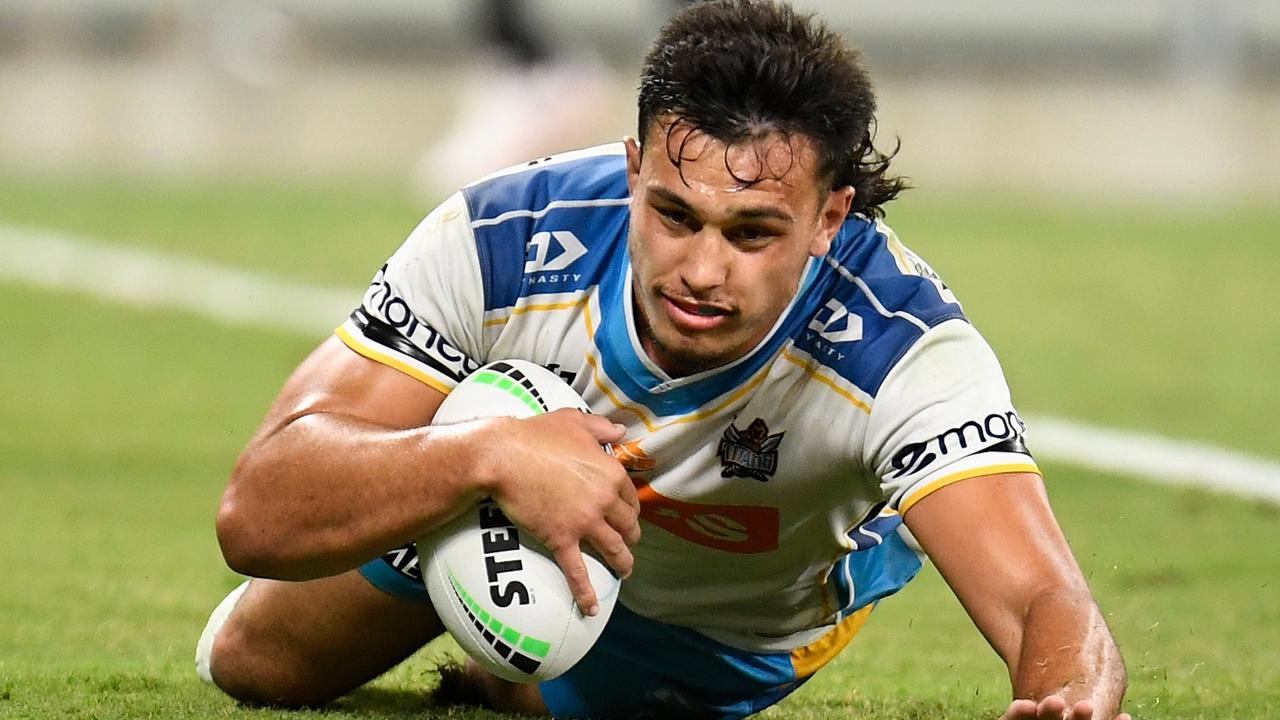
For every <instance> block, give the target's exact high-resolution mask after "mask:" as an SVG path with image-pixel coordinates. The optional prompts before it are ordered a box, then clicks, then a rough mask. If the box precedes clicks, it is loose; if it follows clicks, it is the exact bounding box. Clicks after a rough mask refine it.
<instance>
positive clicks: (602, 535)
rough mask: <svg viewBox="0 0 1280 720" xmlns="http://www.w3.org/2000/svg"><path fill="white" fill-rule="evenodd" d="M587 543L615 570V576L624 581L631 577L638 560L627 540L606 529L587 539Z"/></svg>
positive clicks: (611, 529) (610, 529) (612, 530)
mask: <svg viewBox="0 0 1280 720" xmlns="http://www.w3.org/2000/svg"><path fill="white" fill-rule="evenodd" d="M587 542H588V544H590V545H591V547H592V548H593V549H594V550H595V551H596V554H598V555H599V556H600V559H601V560H604V562H605V564H606V565H608V566H609V567H610V568H612V569H613V574H614V575H617V576H618V577H619V578H621V579H623V580H625V579H627V578H628V577H630V576H631V570H632V568H634V567H635V562H636V560H635V557H634V556H633V555H632V554H631V548H630V547H628V546H627V542H626V540H625V539H623V537H622V535H620V534H619V533H618V532H617V531H615V530H614V529H613V528H609V527H606V528H605V529H604V530H601V531H598V532H596V533H593V534H592V535H591V536H590V537H588V538H587Z"/></svg>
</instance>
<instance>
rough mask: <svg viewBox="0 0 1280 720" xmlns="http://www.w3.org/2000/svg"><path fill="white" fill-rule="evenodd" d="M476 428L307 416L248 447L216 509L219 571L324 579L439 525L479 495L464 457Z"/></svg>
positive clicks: (470, 456) (471, 459) (480, 481)
mask: <svg viewBox="0 0 1280 720" xmlns="http://www.w3.org/2000/svg"><path fill="white" fill-rule="evenodd" d="M485 422H486V423H492V422H495V421H485ZM480 425H481V423H469V424H465V425H459V426H442V427H434V426H426V427H419V428H411V429H392V428H387V427H383V426H379V425H376V424H373V423H370V422H367V421H363V420H358V419H356V418H352V417H349V416H344V415H336V414H330V413H313V414H308V415H304V416H302V417H299V418H296V419H294V420H292V421H291V422H289V423H287V424H286V425H284V426H283V427H281V428H280V429H278V430H276V431H274V432H272V433H270V434H269V435H267V436H265V437H260V438H257V439H255V441H254V442H253V443H251V444H250V446H249V448H248V449H246V451H245V453H244V454H243V455H242V456H241V458H240V461H239V462H238V463H237V465H236V468H235V470H234V472H233V473H232V477H231V481H230V483H229V484H228V487H227V490H226V493H225V494H224V495H223V498H222V503H221V506H220V508H219V513H218V539H219V543H220V544H221V546H222V550H223V555H224V557H225V558H226V560H227V563H228V565H230V566H231V567H232V568H233V569H235V570H237V571H239V572H243V573H246V574H250V575H255V576H265V577H274V578H279V579H288V580H301V579H308V578H314V577H321V576H325V575H331V574H335V573H338V572H342V571H344V570H349V569H351V568H353V567H356V566H357V565H359V564H360V563H362V562H364V561H366V560H369V559H370V558H373V557H376V556H377V555H378V554H379V553H382V552H384V551H386V550H389V549H391V548H393V547H395V546H397V545H400V544H402V543H404V542H406V541H407V540H409V539H412V538H415V537H418V536H419V535H421V534H422V533H424V532H426V531H427V530H429V529H431V528H432V527H435V526H437V525H439V524H441V523H443V522H445V521H447V520H448V519H449V518H451V517H453V516H454V515H456V514H457V513H458V512H459V511H460V510H461V509H462V508H464V507H466V506H467V505H469V504H471V503H474V502H476V501H478V500H479V499H480V498H482V497H484V496H485V495H486V494H487V490H486V487H485V476H484V473H483V470H482V468H481V467H480V466H479V465H478V464H477V456H476V453H474V452H473V448H474V445H475V443H476V434H477V432H478V429H477V428H478V427H479V426H480Z"/></svg>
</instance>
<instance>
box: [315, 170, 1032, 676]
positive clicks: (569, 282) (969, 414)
mask: <svg viewBox="0 0 1280 720" xmlns="http://www.w3.org/2000/svg"><path fill="white" fill-rule="evenodd" d="M628 203H629V194H628V190H627V185H626V170H625V158H624V155H623V150H622V146H621V145H620V144H615V145H609V146H603V147H599V148H592V149H589V150H583V151H578V152H574V153H567V154H564V155H559V156H556V157H553V158H548V159H546V160H542V161H538V162H534V163H530V164H528V165H527V166H522V167H517V168H513V169H511V170H508V171H505V172H503V173H499V174H497V175H495V176H491V177H489V178H487V179H485V180H482V181H480V182H477V183H475V184H473V185H471V186H469V187H467V188H465V189H464V190H462V191H461V192H460V193H458V194H456V195H454V196H453V197H451V198H449V199H448V200H446V201H445V202H444V203H443V204H442V205H441V206H440V207H439V208H437V209H436V210H435V211H434V212H432V213H431V214H430V215H429V216H428V217H427V218H426V219H425V220H424V221H423V222H422V223H421V224H420V225H419V226H418V227H417V228H416V229H415V230H414V231H413V233H412V234H411V235H410V236H409V238H408V240H407V241H406V242H405V243H404V245H403V246H402V247H401V248H400V249H399V250H398V251H397V252H396V253H395V254H394V255H393V256H392V257H391V259H390V260H388V261H387V263H386V265H384V266H383V268H382V269H381V271H379V272H378V273H377V275H376V276H375V277H374V280H373V283H372V285H371V286H370V288H369V290H368V292H367V293H366V294H365V296H364V300H363V303H362V305H361V307H360V308H359V309H357V310H356V311H355V312H354V313H352V315H351V317H350V319H348V320H347V322H346V323H345V324H343V325H342V326H341V327H340V328H339V329H338V335H339V336H340V337H341V339H342V340H343V341H344V342H345V343H346V344H347V345H348V346H350V347H351V348H352V349H353V350H355V351H356V352H359V353H361V354H363V355H365V356H367V357H370V358H373V359H375V360H378V361H380V362H382V363H385V364H387V365H390V366H392V367H395V368H398V369H399V370H401V371H403V372H405V373H408V374H409V375H412V376H413V377H415V378H417V379H419V380H421V381H422V382H424V383H427V384H428V385H431V386H432V387H435V388H437V389H439V390H441V391H442V392H446V393H447V392H448V391H449V390H450V389H451V388H452V387H454V386H455V385H456V384H457V383H458V382H459V381H460V380H461V379H462V378H463V377H465V376H466V375H467V374H468V373H469V372H470V371H472V370H474V369H475V368H476V367H477V366H478V365H480V364H482V363H485V362H488V361H490V360H497V359H505V358H523V359H526V360H531V361H533V362H537V363H540V364H542V365H544V366H546V367H548V368H550V369H551V370H553V371H555V372H557V373H559V374H560V375H561V376H563V377H564V378H565V379H567V380H568V381H569V382H570V383H571V384H572V386H573V387H574V389H575V390H577V391H578V392H579V393H581V394H582V396H583V398H585V400H586V402H587V404H588V405H589V406H590V407H591V409H592V411H593V412H595V413H597V414H600V415H604V416H607V417H609V418H610V419H611V420H614V421H616V422H619V423H622V424H624V425H626V426H627V435H626V439H625V441H624V442H623V443H621V445H620V446H619V447H617V448H616V450H617V453H616V454H617V455H618V457H619V458H620V459H621V460H622V462H623V464H624V465H625V466H626V467H627V468H628V470H629V471H630V474H631V476H632V478H633V480H634V481H635V483H636V485H637V487H638V489H639V497H640V502H641V508H642V509H641V514H640V517H641V521H642V523H643V538H642V539H641V541H640V543H639V544H638V545H637V546H636V547H634V548H633V549H632V550H633V552H634V554H635V570H634V573H633V574H632V576H631V577H630V578H629V579H627V580H626V581H625V582H624V583H623V584H622V590H621V601H622V602H623V603H624V604H625V605H626V606H627V607H629V608H631V609H632V610H634V611H636V612H638V613H640V614H642V615H645V616H647V617H651V618H654V619H657V620H661V621H665V622H670V623H675V624H679V625H685V626H689V627H693V628H695V629H697V630H699V631H701V632H703V633H704V634H706V635H708V636H710V637H713V638H715V639H717V640H720V641H722V642H725V643H728V644H730V645H733V646H735V647H739V648H742V649H746V650H755V651H781V650H794V651H796V652H797V653H799V654H798V655H797V658H798V659H799V663H798V665H803V663H804V662H806V660H805V658H804V657H803V654H804V653H809V658H808V661H809V662H815V663H818V664H820V663H821V662H825V660H826V659H828V658H829V656H830V654H833V653H834V652H835V651H837V650H838V649H839V647H841V646H842V645H843V643H844V641H846V640H847V638H848V637H851V636H852V633H853V632H854V631H856V627H857V626H860V625H861V622H862V621H863V620H864V619H865V617H866V615H867V613H869V612H870V609H871V606H872V605H873V604H874V603H875V602H877V601H878V600H879V599H880V598H882V597H884V596H886V595H889V594H891V593H893V592H895V591H897V590H898V589H899V588H901V587H902V586H903V585H904V584H905V583H906V582H907V581H909V580H910V579H911V578H912V577H913V576H914V575H915V574H916V572H917V571H918V570H919V569H920V566H921V559H920V557H919V556H918V554H917V553H916V552H915V551H914V550H912V549H911V545H912V543H910V542H909V540H908V539H907V538H905V537H904V536H903V533H904V532H905V528H902V527H900V526H901V516H902V513H904V512H905V511H906V510H907V509H908V508H909V507H910V506H911V505H912V504H914V503H916V502H918V501H919V500H920V499H921V498H923V497H924V496H925V495H927V494H928V493H930V492H932V491H934V490H936V489H938V488H940V487H943V486H945V485H947V484H949V483H953V482H956V481H959V480H964V479H966V478H970V477H975V476H979V475H986V474H991V473H999V472H1015V471H1025V472H1038V470H1037V469H1036V465H1035V463H1034V461H1033V460H1032V458H1031V456H1030V455H1029V454H1027V452H1026V448H1025V446H1024V445H1023V444H1022V442H1021V437H1022V434H1023V430H1024V426H1023V424H1022V422H1021V421H1020V420H1019V419H1018V415H1017V413H1016V411H1015V410H1014V407H1013V405H1012V403H1011V401H1010V397H1009V390H1008V387H1007V385H1006V382H1005V380H1004V377H1003V374H1002V372H1001V369H1000V366H999V364H998V363H997V361H996V358H995V356H994V355H993V354H992V352H991V350H990V349H989V347H988V346H987V344H986V343H985V341H983V339H982V338H981V337H980V336H979V335H978V333H977V332H976V331H975V330H974V329H973V327H972V326H971V325H970V324H969V323H968V321H967V320H966V319H965V316H964V314H963V313H962V311H961V309H960V305H959V304H957V302H956V300H955V298H954V297H953V296H952V294H951V292H950V291H949V290H948V289H947V288H946V286H945V285H944V284H943V283H942V282H941V281H940V280H939V279H938V277H937V275H935V274H934V273H933V271H932V270H930V269H929V267H928V266H927V265H926V264H925V263H924V262H923V261H922V260H920V259H919V258H918V257H917V256H916V255H914V254H912V253H911V252H910V251H909V250H907V249H906V248H905V247H904V246H903V245H902V244H901V243H900V242H899V241H898V239H897V237H895V235H894V234H893V232H892V231H891V230H890V229H889V228H888V227H887V226H885V225H884V224H883V223H880V222H877V221H873V220H869V219H867V218H865V217H861V216H850V217H849V219H848V220H847V221H846V222H845V223H844V226H843V227H842V228H841V230H840V232H839V235H838V237H837V238H836V239H835V241H834V243H833V244H832V247H831V250H830V252H829V253H828V254H827V255H826V256H825V257H822V258H811V259H810V262H809V264H808V266H807V267H806V269H805V272H804V278H803V281H802V284H801V290H800V291H799V293H798V294H797V296H796V298H795V299H794V300H793V301H792V303H791V304H790V306H789V307H788V308H787V310H786V311H785V312H784V313H783V315H782V317H781V318H780V319H779V320H778V323H777V325H776V326H775V327H774V328H773V330H772V331H771V333H770V334H769V335H768V336H767V337H766V338H765V339H764V340H762V341H761V342H760V344H759V345H758V346H757V347H756V348H755V349H754V350H752V351H751V352H750V353H749V354H748V355H746V356H744V357H742V358H740V359H739V360H737V361H735V362H733V363H730V364H729V365H726V366H724V367H720V368H717V369H715V370H710V371H707V372H703V373H699V374H697V375H693V376H690V377H682V378H671V377H669V376H667V375H666V373H664V372H663V371H662V370H661V369H660V368H658V367H657V366H656V365H655V364H654V363H653V362H652V361H651V360H650V359H649V358H648V357H647V356H646V354H645V353H644V351H643V350H642V349H641V346H640V342H639V340H638V338H637V335H636V331H635V323H634V318H633V317H632V303H631V300H630V298H631V280H632V276H631V269H630V260H629V257H628V251H627V243H626V239H627V231H628V222H629V219H628ZM806 648H807V649H806ZM801 669H802V670H803V668H801Z"/></svg>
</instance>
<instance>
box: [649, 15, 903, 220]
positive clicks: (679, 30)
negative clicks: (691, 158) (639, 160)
mask: <svg viewBox="0 0 1280 720" xmlns="http://www.w3.org/2000/svg"><path fill="white" fill-rule="evenodd" d="M639 106H640V107H639V109H640V123H639V125H640V127H639V132H640V134H639V137H640V141H641V143H644V142H646V140H647V139H648V138H647V135H648V134H649V133H650V132H651V131H665V132H666V135H667V153H668V155H669V157H670V158H671V162H672V163H673V164H675V165H676V166H677V167H679V166H680V163H681V161H682V160H684V159H688V158H687V157H686V156H685V155H684V154H683V153H684V150H685V148H684V146H685V145H686V144H687V143H688V141H689V138H690V137H691V136H693V135H695V134H696V132H701V133H705V134H706V135H709V136H711V137H712V138H715V139H716V140H718V141H720V142H722V143H724V145H725V146H726V151H725V165H726V167H728V148H731V147H733V146H735V145H737V144H739V143H743V142H748V143H754V142H758V141H760V140H762V139H764V138H766V137H767V136H769V135H772V134H775V133H777V134H780V135H781V136H782V137H783V138H785V139H786V140H788V141H789V142H790V141H793V140H794V138H795V137H796V136H803V137H807V138H809V139H810V140H812V141H813V143H814V146H815V149H816V150H817V154H818V168H817V177H818V181H819V183H820V186H821V184H827V185H828V187H829V188H830V189H832V190H834V189H837V188H841V187H844V186H846V185H851V186H853V188H854V191H855V192H854V196H853V207H852V211H853V212H858V213H862V214H864V215H866V216H868V217H882V216H883V215H884V210H883V209H882V207H881V206H882V205H883V204H884V203H886V202H888V201H890V200H892V199H893V198H895V197H897V195H898V193H899V192H901V191H902V190H904V189H906V188H907V187H908V185H907V183H906V181H905V180H904V179H903V178H901V177H894V176H890V175H889V174H888V170H889V160H890V159H891V158H892V157H893V155H894V154H896V153H897V148H896V147H895V148H894V150H893V152H891V153H889V154H887V155H886V154H884V153H881V152H880V151H878V150H876V149H875V147H874V145H873V140H874V138H875V129H876V119H875V111H876V98H875V94H874V93H873V91H872V88H871V79H870V77H869V76H868V75H867V72H866V70H865V69H863V67H862V57H861V54H860V53H859V52H858V51H857V50H854V49H853V48H850V47H848V46H846V45H845V43H844V40H843V39H842V38H841V37H840V36H839V35H838V34H836V33H835V32H832V31H831V30H829V29H828V28H827V27H826V26H825V25H824V24H823V23H821V22H819V21H817V20H816V19H814V17H813V15H812V14H800V13H797V12H796V11H795V10H794V9H793V8H791V7H790V6H789V5H786V4H783V3H780V2H773V1H772V0H708V1H707V2H701V3H696V4H694V5H691V6H689V7H687V8H685V9H684V10H683V11H681V12H680V13H679V14H677V15H676V16H675V17H673V18H672V19H671V21H670V22H668V23H667V24H666V26H664V27H663V28H662V30H661V31H660V32H659V34H658V37H657V39H656V40H654V42H653V45H651V46H650V48H649V51H648V53H646V55H645V59H644V66H643V68H642V70H641V74H640V94H639ZM655 121H657V122H660V123H661V127H659V128H655V127H654V123H655ZM677 127H688V128H690V129H691V130H694V131H696V132H689V133H687V134H685V136H684V139H683V140H682V141H681V142H680V143H678V144H674V143H672V141H671V137H672V135H673V133H672V130H673V129H674V128H677ZM673 145H675V146H674V147H673ZM759 154H760V158H761V163H760V168H761V169H760V173H759V174H758V175H756V176H755V177H748V178H742V177H738V176H736V175H734V178H735V179H736V180H738V181H739V182H741V183H743V184H744V185H752V184H754V183H757V182H760V181H761V180H765V179H770V178H772V179H780V178H781V177H782V176H783V175H785V174H786V172H787V171H788V170H789V169H790V167H789V166H788V167H786V168H783V169H781V171H780V172H779V171H777V170H776V169H774V168H766V167H765V163H764V155H763V150H759ZM794 162H795V157H794V152H793V154H792V164H794ZM730 172H731V173H732V172H733V171H732V169H731V170H730Z"/></svg>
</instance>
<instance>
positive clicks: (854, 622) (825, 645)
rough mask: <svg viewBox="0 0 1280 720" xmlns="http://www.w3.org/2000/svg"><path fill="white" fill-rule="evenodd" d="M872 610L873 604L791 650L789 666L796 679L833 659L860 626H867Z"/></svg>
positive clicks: (804, 676)
mask: <svg viewBox="0 0 1280 720" xmlns="http://www.w3.org/2000/svg"><path fill="white" fill-rule="evenodd" d="M874 609H875V605H874V604H872V605H867V606H866V607H863V608H861V609H860V610H858V611H857V612H855V613H853V614H852V615H850V616H849V617H846V618H845V619H844V620H841V621H840V622H839V623H838V624H837V625H836V626H835V627H834V628H832V629H831V631H830V632H828V633H827V634H825V635H823V636H822V637H820V638H818V639H817V640H815V641H813V642H811V643H809V644H808V645H805V646H804V647H800V648H796V649H795V650H792V651H791V666H792V667H794V668H795V671H796V679H797V680H802V679H804V678H807V677H809V676H811V675H813V674H814V673H816V672H818V670H821V669H822V666H824V665H826V664H827V663H829V662H831V661H832V660H833V659H835V657H836V655H839V654H840V651H841V650H844V649H845V647H847V646H848V645H849V643H850V642H852V641H853V638H854V636H855V635H857V634H858V631H859V630H862V626H863V625H866V624H867V618H869V617H871V611H872V610H874Z"/></svg>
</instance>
